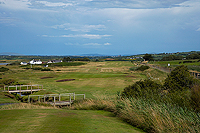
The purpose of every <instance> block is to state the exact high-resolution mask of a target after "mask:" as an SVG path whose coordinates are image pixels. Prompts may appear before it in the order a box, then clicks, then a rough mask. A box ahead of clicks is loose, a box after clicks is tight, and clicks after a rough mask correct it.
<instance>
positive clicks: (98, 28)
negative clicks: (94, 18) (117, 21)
mask: <svg viewBox="0 0 200 133" xmlns="http://www.w3.org/2000/svg"><path fill="white" fill-rule="evenodd" d="M51 28H54V29H64V30H70V31H81V32H90V31H92V30H96V31H103V30H105V29H106V26H105V25H101V24H98V25H81V24H80V25H79V24H70V23H65V24H61V25H54V26H51Z"/></svg>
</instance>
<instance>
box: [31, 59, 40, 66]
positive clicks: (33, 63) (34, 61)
mask: <svg viewBox="0 0 200 133" xmlns="http://www.w3.org/2000/svg"><path fill="white" fill-rule="evenodd" d="M29 63H30V64H31V65H35V64H37V65H39V64H42V61H40V60H34V59H33V60H31V61H29Z"/></svg>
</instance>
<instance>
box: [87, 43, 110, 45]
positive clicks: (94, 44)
mask: <svg viewBox="0 0 200 133" xmlns="http://www.w3.org/2000/svg"><path fill="white" fill-rule="evenodd" d="M83 45H87V46H88V45H90V46H108V45H111V43H104V44H100V43H86V44H83Z"/></svg>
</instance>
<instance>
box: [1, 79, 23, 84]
mask: <svg viewBox="0 0 200 133" xmlns="http://www.w3.org/2000/svg"><path fill="white" fill-rule="evenodd" d="M0 83H1V84H3V85H22V84H23V83H19V82H17V81H15V80H14V79H3V80H1V82H0Z"/></svg>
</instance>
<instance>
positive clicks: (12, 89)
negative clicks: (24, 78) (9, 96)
mask: <svg viewBox="0 0 200 133" xmlns="http://www.w3.org/2000/svg"><path fill="white" fill-rule="evenodd" d="M40 90H43V85H13V86H4V90H3V92H9V93H20V94H21V93H22V92H31V94H32V92H33V91H40Z"/></svg>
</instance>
